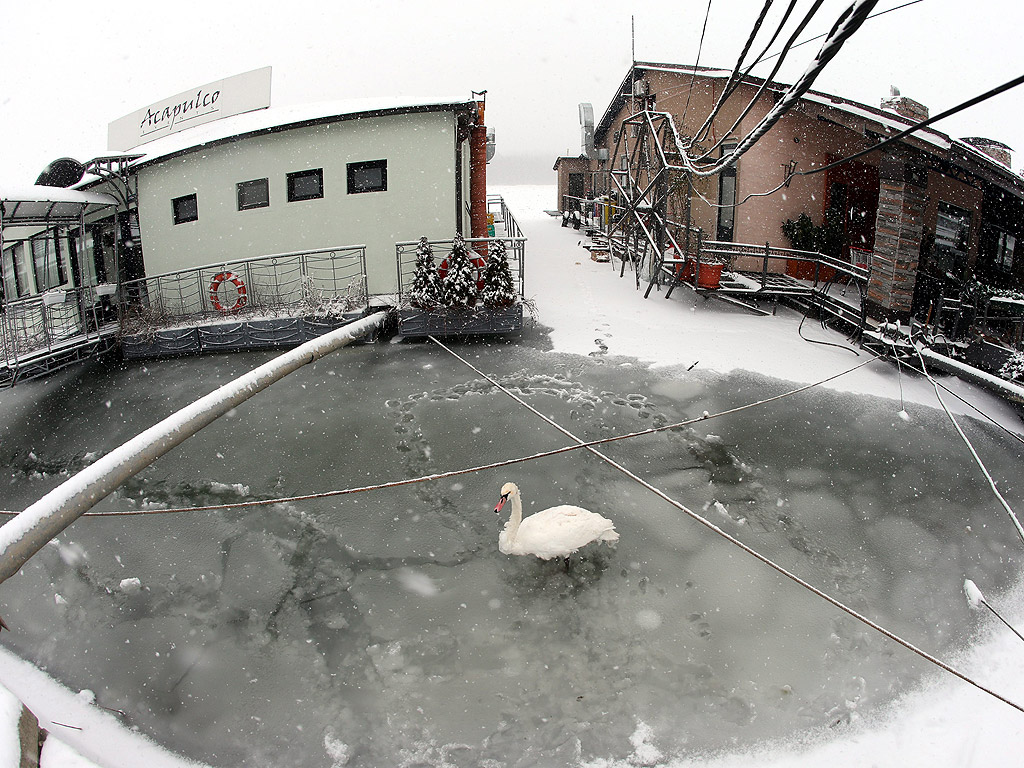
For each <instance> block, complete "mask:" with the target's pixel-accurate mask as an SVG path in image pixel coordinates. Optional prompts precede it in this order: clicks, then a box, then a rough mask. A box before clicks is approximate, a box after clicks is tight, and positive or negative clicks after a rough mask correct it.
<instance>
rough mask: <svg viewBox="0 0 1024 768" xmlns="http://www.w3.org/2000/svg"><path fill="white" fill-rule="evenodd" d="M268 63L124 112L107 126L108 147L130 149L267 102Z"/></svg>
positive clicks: (258, 107) (268, 83)
mask: <svg viewBox="0 0 1024 768" xmlns="http://www.w3.org/2000/svg"><path fill="white" fill-rule="evenodd" d="M270 69H271V68H270V67H263V68H262V69H254V70H252V71H251V72H243V73H242V74H240V75H234V76H233V77H226V78H224V79H223V80H217V81H216V82H213V83H207V84H206V85H201V86H199V87H198V88H193V89H192V90H190V91H185V92H184V93H179V94H178V95H177V96H171V97H170V98H168V99H163V100H162V101H158V102H156V103H155V104H151V105H150V106H148V107H143V108H142V109H140V110H137V111H135V112H132V113H131V114H130V115H125V116H124V117H122V118H121V119H120V120H115V121H114V122H112V123H111V124H110V125H109V126H108V127H107V148H108V149H111V150H115V151H123V150H129V149H133V148H135V147H137V146H139V145H140V144H145V143H146V142H149V141H153V140H154V139H159V138H162V137H164V136H167V135H169V134H172V133H177V132H178V131H184V130H186V129H187V128H193V127H195V126H197V125H202V124H203V123H209V122H212V121H214V120H220V119H221V118H224V117H231V116H232V115H240V114H241V113H243V112H251V111H253V110H254V109H265V108H266V107H269V106H270Z"/></svg>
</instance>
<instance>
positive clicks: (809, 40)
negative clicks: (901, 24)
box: [754, 0, 924, 64]
mask: <svg viewBox="0 0 1024 768" xmlns="http://www.w3.org/2000/svg"><path fill="white" fill-rule="evenodd" d="M921 2H924V0H910V2H909V3H903V5H896V6H893V7H892V8H886V9H885V10H884V11H879V12H878V13H873V14H871V15H870V16H868V18H869V19H877V18H878V17H879V16H884V15H885V14H887V13H892V12H893V11H898V10H900V8H906V7H907V6H908V5H914V4H916V3H921ZM826 34H828V33H827V32H825V33H823V34H820V35H816V36H814V37H809V38H807V39H806V40H801V41H800V42H799V43H797V44H796V45H793V46H791V47H790V50H792V49H793V48H799V47H800V46H801V45H807V44H808V43H813V42H814V41H815V40H821V38H823V37H824V36H825V35H826ZM782 55H784V52H783V51H779V52H777V53H773V54H771V55H770V56H761V58H759V59H758V60H757V61H756V62H754V63H755V64H759V63H760V62H762V61H768V59H774V58H775V57H776V56H782Z"/></svg>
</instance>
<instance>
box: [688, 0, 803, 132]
mask: <svg viewBox="0 0 1024 768" xmlns="http://www.w3.org/2000/svg"><path fill="white" fill-rule="evenodd" d="M773 2H775V0H765V4H764V6H763V7H762V8H761V15H760V16H758V17H757V21H755V22H754V26H753V27H752V28H751V30H750V35H749V36H748V37H747V42H746V45H744V46H743V50H742V51H740V55H739V58H737V59H736V66H735V67H733V70H732V73H731V74H730V75H729V79H728V80H727V81H726V83H725V87H724V88H722V93H721V94H719V96H718V101H717V102H716V103H715V106H714V107H713V108H712V110H711V112H710V113H709V114H708V116H707V117H705V118H704V124H703V125H701V127H700V128H698V129H697V130H696V131H695V132H694V134H693V136H694V141H700V140H701V137H702V136H703V135H704V134H705V132H706V131H708V130H710V128H711V125H712V122H713V121H714V119H715V117H716V116H717V115H718V113H719V111H720V110H721V109H722V107H723V106H724V105H725V102H726V101H728V100H729V97H730V96H731V95H732V94H733V92H734V91H735V90H736V88H738V87H739V85H740V83H741V82H743V80H744V78H746V77H747V75H749V74H750V68H751V67H753V66H754V65H753V64H751V65H750V67H748V68H747V70H746V71H745V72H744V73H743V74H742V75H741V74H740V69H741V68H742V67H743V60H744V59H745V58H746V57H747V53H749V52H750V46H752V45H753V44H754V38H756V37H757V33H758V32H760V30H761V25H762V24H763V23H764V18H765V16H767V15H768V11H769V9H770V8H771V7H772V3H773ZM795 5H796V0H790V3H789V9H788V10H787V11H786V15H785V16H784V17H783V20H782V22H780V24H779V26H778V27H777V28H776V30H775V35H774V36H772V39H771V41H770V42H769V43H768V45H769V46H770V45H771V44H772V42H774V41H775V38H776V37H777V36H778V34H779V33H780V32H781V31H782V27H783V25H784V24H785V23H786V20H787V19H788V18H789V13H790V11H792V10H793V7H794V6H795ZM766 48H767V46H766ZM694 72H695V73H696V67H694ZM690 89H691V90H693V76H692V75H691V77H690Z"/></svg>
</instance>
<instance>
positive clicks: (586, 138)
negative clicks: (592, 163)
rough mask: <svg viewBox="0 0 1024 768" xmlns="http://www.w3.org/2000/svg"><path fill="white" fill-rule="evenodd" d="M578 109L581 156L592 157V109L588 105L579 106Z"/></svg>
mask: <svg viewBox="0 0 1024 768" xmlns="http://www.w3.org/2000/svg"><path fill="white" fill-rule="evenodd" d="M579 109H580V134H581V138H582V142H581V143H582V149H583V154H584V155H586V156H587V157H589V158H593V157H594V107H593V106H592V105H591V104H589V103H586V102H584V103H582V104H580V105H579Z"/></svg>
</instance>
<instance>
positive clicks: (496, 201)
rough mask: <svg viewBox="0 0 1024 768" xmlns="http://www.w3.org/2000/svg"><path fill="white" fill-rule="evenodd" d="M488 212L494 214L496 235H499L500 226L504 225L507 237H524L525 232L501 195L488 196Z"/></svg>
mask: <svg viewBox="0 0 1024 768" xmlns="http://www.w3.org/2000/svg"><path fill="white" fill-rule="evenodd" d="M487 212H488V213H493V214H494V227H495V230H494V234H495V235H497V234H498V229H497V227H498V224H501V225H502V228H503V229H504V230H505V235H506V236H507V237H522V236H523V230H522V229H520V228H519V222H518V221H516V217H515V216H513V215H512V211H510V210H509V208H508V206H507V205H505V198H503V197H502V196H501V195H488V196H487Z"/></svg>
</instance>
